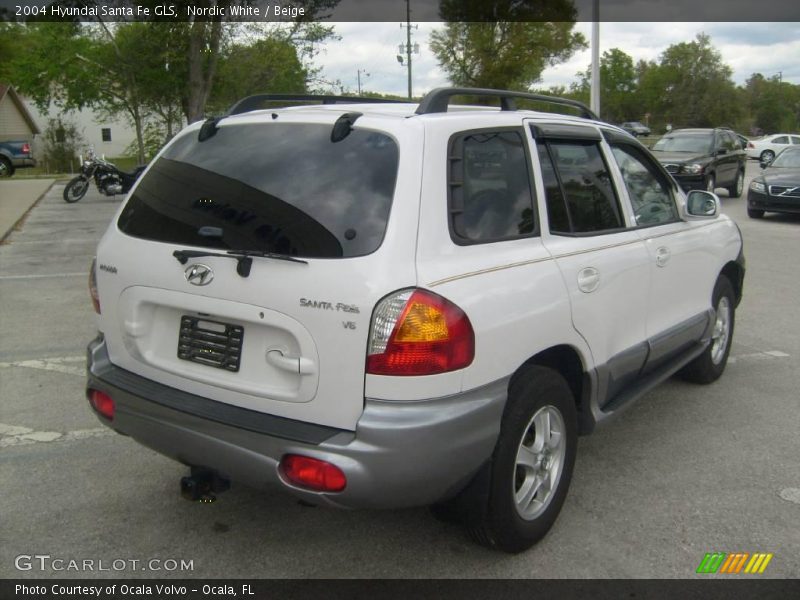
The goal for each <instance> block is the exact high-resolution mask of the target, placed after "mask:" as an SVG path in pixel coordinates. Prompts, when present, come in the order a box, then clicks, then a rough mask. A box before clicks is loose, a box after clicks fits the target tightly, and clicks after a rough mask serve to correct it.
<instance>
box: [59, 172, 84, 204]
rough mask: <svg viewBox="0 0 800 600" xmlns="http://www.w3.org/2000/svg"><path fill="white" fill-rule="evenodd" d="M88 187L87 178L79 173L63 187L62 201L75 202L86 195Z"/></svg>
mask: <svg viewBox="0 0 800 600" xmlns="http://www.w3.org/2000/svg"><path fill="white" fill-rule="evenodd" d="M88 189H89V180H88V179H86V178H85V177H82V176H80V175H79V176H78V177H76V178H75V179H73V180H72V181H70V182H69V183H68V184H67V187H65V188H64V202H69V203H70V204H72V203H73V202H77V201H78V200H80V199H81V198H83V197H84V196H85V195H86V192H87V190H88Z"/></svg>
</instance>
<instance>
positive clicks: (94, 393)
mask: <svg viewBox="0 0 800 600" xmlns="http://www.w3.org/2000/svg"><path fill="white" fill-rule="evenodd" d="M89 404H91V405H92V408H94V409H95V410H96V411H97V412H99V413H100V414H101V415H102V416H103V417H105V418H106V419H108V420H109V421H113V420H114V400H113V399H112V398H111V396H109V395H108V394H106V393H104V392H101V391H99V390H89Z"/></svg>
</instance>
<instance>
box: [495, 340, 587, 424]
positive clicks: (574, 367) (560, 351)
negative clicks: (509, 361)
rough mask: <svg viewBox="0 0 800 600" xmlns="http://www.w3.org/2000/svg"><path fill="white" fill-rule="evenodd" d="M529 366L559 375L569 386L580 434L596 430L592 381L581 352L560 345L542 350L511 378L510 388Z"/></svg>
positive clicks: (565, 345)
mask: <svg viewBox="0 0 800 600" xmlns="http://www.w3.org/2000/svg"><path fill="white" fill-rule="evenodd" d="M528 365H539V366H541V367H548V368H550V369H553V370H554V371H556V372H557V373H559V374H560V375H561V376H562V377H563V378H564V379H565V380H566V382H567V385H569V388H570V390H571V391H572V395H573V397H574V398H575V408H576V410H577V412H578V433H579V434H580V435H586V434H588V433H591V431H592V429H593V428H594V419H593V418H592V414H591V409H590V393H591V389H592V386H591V379H590V377H589V374H588V372H587V369H586V366H585V361H584V359H583V358H582V357H581V354H580V352H579V351H578V350H577V349H576V348H575V347H573V346H570V345H568V344H559V345H557V346H551V347H550V348H547V349H545V350H542V351H540V352H538V353H536V354H534V355H533V356H531V357H530V358H529V359H528V360H526V361H525V362H524V363H522V364H521V365H520V366H519V368H518V369H517V370H516V371H515V372H514V373H513V375H512V376H511V380H510V381H509V387H511V385H512V383H513V382H514V380H515V378H516V377H518V376H519V375H520V373H521V372H522V371H523V370H524V368H525V367H527V366H528Z"/></svg>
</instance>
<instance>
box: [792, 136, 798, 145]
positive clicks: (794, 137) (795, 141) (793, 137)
mask: <svg viewBox="0 0 800 600" xmlns="http://www.w3.org/2000/svg"><path fill="white" fill-rule="evenodd" d="M790 137H791V138H792V143H793V144H800V137H796V136H790Z"/></svg>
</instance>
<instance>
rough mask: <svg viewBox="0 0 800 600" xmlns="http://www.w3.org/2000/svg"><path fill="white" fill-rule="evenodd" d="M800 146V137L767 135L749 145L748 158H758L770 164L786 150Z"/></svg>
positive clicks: (782, 134) (783, 134) (785, 134)
mask: <svg viewBox="0 0 800 600" xmlns="http://www.w3.org/2000/svg"><path fill="white" fill-rule="evenodd" d="M790 146H800V135H791V134H788V133H775V134H773V135H765V136H764V137H762V138H759V139H757V140H750V141H749V142H748V143H747V148H746V150H747V158H756V159H758V160H760V161H762V162H770V161H771V160H772V159H773V158H775V155H777V154H778V153H779V152H780V151H781V150H783V149H784V148H789V147H790Z"/></svg>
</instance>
